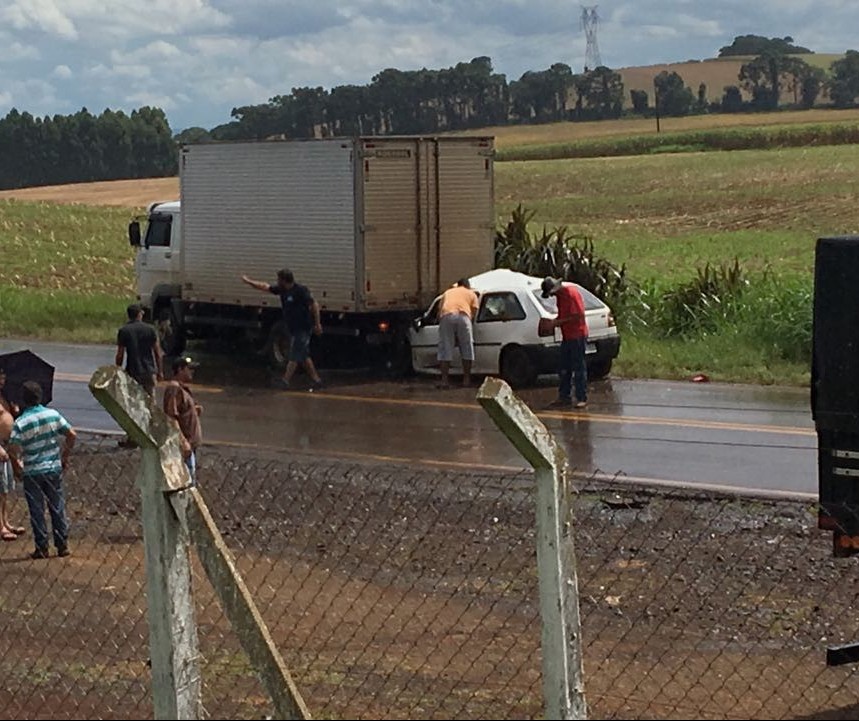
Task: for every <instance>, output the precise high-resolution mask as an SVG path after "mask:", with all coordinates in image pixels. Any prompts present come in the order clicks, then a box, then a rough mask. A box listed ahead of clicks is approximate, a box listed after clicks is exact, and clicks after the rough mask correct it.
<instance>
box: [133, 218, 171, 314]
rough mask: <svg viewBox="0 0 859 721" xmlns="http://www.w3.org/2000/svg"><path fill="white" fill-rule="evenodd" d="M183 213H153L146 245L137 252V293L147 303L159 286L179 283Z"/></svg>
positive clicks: (147, 232) (144, 238) (145, 238)
mask: <svg viewBox="0 0 859 721" xmlns="http://www.w3.org/2000/svg"><path fill="white" fill-rule="evenodd" d="M179 227H180V225H179V214H178V213H163V212H154V213H151V214H150V216H149V223H148V225H147V227H146V234H145V235H144V237H143V245H142V246H141V247H140V249H139V250H138V251H137V258H136V260H135V270H136V276H137V292H138V295H140V298H141V300H143V301H144V303H146V301H148V300H149V299H150V298H151V297H152V291H153V289H155V287H156V286H159V285H168V284H173V283H175V282H176V278H177V277H178V269H179V247H178V246H179Z"/></svg>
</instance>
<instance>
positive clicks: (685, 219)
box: [496, 145, 859, 280]
mask: <svg viewBox="0 0 859 721" xmlns="http://www.w3.org/2000/svg"><path fill="white" fill-rule="evenodd" d="M857 167H859V145H847V146H827V147H819V148H790V149H786V150H760V151H737V152H731V153H685V154H672V155H657V156H637V157H622V158H593V159H582V160H551V161H529V162H511V163H503V164H501V163H500V164H499V165H498V166H497V175H496V204H497V210H498V217H499V222H500V221H502V220H504V219H506V218H507V216H508V215H509V213H510V211H511V210H512V209H513V208H514V207H516V205H518V204H519V203H522V204H523V205H525V206H526V207H529V208H533V209H535V210H536V211H537V215H536V220H538V221H539V222H540V223H544V224H547V225H549V226H553V225H567V226H569V228H570V229H571V230H574V231H577V232H582V233H585V234H588V235H591V236H592V237H593V238H594V240H595V243H596V246H597V250H598V251H599V252H600V254H602V255H604V256H606V257H607V258H608V259H610V260H612V261H613V262H615V263H617V264H622V263H626V264H627V265H628V267H629V271H630V273H631V274H632V275H633V276H634V277H636V278H639V279H641V280H645V279H648V278H658V279H672V278H682V277H686V276H689V275H690V274H692V273H694V271H695V269H696V268H697V267H698V266H700V265H703V264H704V263H705V262H708V261H710V262H716V263H718V262H721V261H723V260H730V259H732V258H734V257H738V258H739V259H740V260H741V262H742V263H743V264H744V265H746V266H747V267H749V268H750V269H761V270H762V269H764V268H771V269H772V270H773V271H774V272H776V273H793V274H797V273H801V274H808V273H810V270H811V266H812V262H813V249H814V242H815V239H816V238H817V237H818V236H820V235H823V234H842V233H855V232H859V209H857V207H856V202H855V198H856V194H857V191H859V176H857V173H856V171H855V169H856V168H857Z"/></svg>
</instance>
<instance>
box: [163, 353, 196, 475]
mask: <svg viewBox="0 0 859 721" xmlns="http://www.w3.org/2000/svg"><path fill="white" fill-rule="evenodd" d="M199 366H200V364H199V363H195V362H194V361H193V360H191V359H190V358H189V357H188V356H182V357H179V358H176V360H174V361H173V380H171V381H170V382H169V383H168V384H167V386H166V387H165V388H164V413H166V414H167V415H168V416H169V417H170V418H173V419H174V420H175V421H176V423H178V425H179V432H180V436H181V439H180V440H181V444H182V457H183V458H184V459H185V464H186V465H187V466H188V471H189V473H190V474H191V482H192V483H193V484H194V485H196V482H197V448H199V446H200V444H201V443H202V442H203V429H202V426H201V425H200V414H201V413H202V412H203V406H201V405H200V404H199V403H197V402H196V401H195V400H194V396H193V394H192V393H191V389H190V388H189V387H188V384H189V383H190V382H191V381H192V380H193V379H194V370H195V369H197V368H199Z"/></svg>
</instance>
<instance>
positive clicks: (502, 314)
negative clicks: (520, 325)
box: [477, 292, 525, 323]
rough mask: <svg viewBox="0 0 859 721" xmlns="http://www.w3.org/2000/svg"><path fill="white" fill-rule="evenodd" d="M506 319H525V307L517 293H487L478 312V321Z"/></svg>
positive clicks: (489, 321)
mask: <svg viewBox="0 0 859 721" xmlns="http://www.w3.org/2000/svg"><path fill="white" fill-rule="evenodd" d="M505 320H525V309H524V308H523V307H522V304H521V303H520V302H519V298H517V297H516V294H515V293H509V292H505V293H487V294H486V295H484V296H483V298H482V300H481V302H480V310H479V311H478V312H477V322H478V323H493V322H498V321H505Z"/></svg>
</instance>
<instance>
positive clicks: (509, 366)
mask: <svg viewBox="0 0 859 721" xmlns="http://www.w3.org/2000/svg"><path fill="white" fill-rule="evenodd" d="M501 377H502V378H503V379H504V380H505V381H507V382H508V383H509V384H510V385H511V386H512V387H513V388H523V387H524V386H530V385H533V384H534V381H536V380H537V369H536V368H534V364H533V363H532V362H531V357H530V356H529V355H528V352H527V351H526V350H525V349H524V348H521V347H520V346H517V345H514V346H508V347H507V348H505V349H504V351H503V352H502V354H501Z"/></svg>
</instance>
